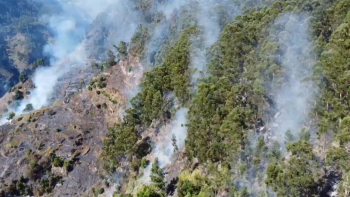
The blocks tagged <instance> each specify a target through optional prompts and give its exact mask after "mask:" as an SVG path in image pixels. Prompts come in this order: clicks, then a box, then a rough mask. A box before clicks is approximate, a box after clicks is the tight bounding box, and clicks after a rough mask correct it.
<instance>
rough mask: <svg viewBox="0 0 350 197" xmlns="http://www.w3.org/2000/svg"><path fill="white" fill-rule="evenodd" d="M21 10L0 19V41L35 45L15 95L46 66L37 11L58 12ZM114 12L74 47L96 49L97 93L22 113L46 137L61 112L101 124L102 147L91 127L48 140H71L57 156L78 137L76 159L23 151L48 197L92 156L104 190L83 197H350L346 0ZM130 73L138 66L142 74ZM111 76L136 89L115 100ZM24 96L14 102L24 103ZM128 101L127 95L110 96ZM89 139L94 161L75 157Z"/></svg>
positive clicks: (168, 0)
mask: <svg viewBox="0 0 350 197" xmlns="http://www.w3.org/2000/svg"><path fill="white" fill-rule="evenodd" d="M11 2H12V1H11ZM21 2H22V1H21ZM89 2H90V3H91V2H94V1H93V0H91V1H89ZM116 2H117V1H116ZM12 3H13V4H11V3H10V1H3V2H2V1H1V0H0V11H1V10H3V11H4V12H9V10H13V9H12V7H18V8H19V9H22V10H25V11H23V12H19V13H17V11H18V10H13V11H11V15H12V16H13V17H12V18H8V15H10V14H3V15H1V16H0V21H2V22H1V27H2V28H1V30H0V36H2V37H5V35H6V36H8V35H12V36H14V35H16V33H18V32H21V34H25V35H26V37H27V40H29V41H30V43H31V42H33V44H28V43H27V44H28V46H30V47H29V49H30V51H31V52H30V53H27V55H28V56H27V57H25V58H26V60H27V64H28V65H29V68H25V69H22V70H20V69H19V70H20V71H25V70H26V71H27V72H28V75H26V72H23V73H22V74H20V71H18V70H16V68H12V67H11V69H14V70H15V71H14V73H16V74H14V75H15V76H16V78H18V79H16V80H13V82H12V83H17V82H19V83H20V84H25V82H26V81H27V79H28V78H30V75H31V74H32V70H35V69H36V68H37V67H40V66H42V65H45V64H46V63H47V57H45V56H43V57H41V55H42V54H41V55H39V52H38V51H42V50H43V49H42V45H44V44H43V43H45V42H46V41H45V39H47V38H48V37H49V35H50V32H47V31H48V30H47V29H46V28H45V25H44V24H42V23H40V22H39V21H40V20H38V17H39V14H38V13H42V12H45V13H50V12H52V10H51V8H52V7H50V6H49V7H45V6H43V7H41V6H38V7H37V6H35V4H30V5H29V4H25V3H24V4H22V3H23V2H22V3H20V2H18V5H17V4H16V3H15V2H12ZM105 3H106V2H105ZM15 4H16V5H15ZM38 5H39V4H38ZM106 5H107V3H106ZM119 5H120V6H126V7H127V8H128V10H127V14H126V15H125V16H124V15H123V17H124V18H123V17H121V18H123V19H122V20H120V18H113V17H112V19H111V18H108V17H106V16H108V14H110V13H112V11H111V12H110V13H109V11H110V10H109V6H106V7H108V9H107V8H106V9H105V10H104V11H103V13H98V14H97V15H96V18H95V19H94V20H92V22H91V24H89V25H90V26H89V27H87V28H86V29H84V28H85V26H84V28H83V29H84V31H85V30H86V31H87V33H86V32H84V33H83V34H84V35H79V36H76V35H73V36H76V37H78V38H79V39H82V40H83V41H84V44H86V43H88V44H87V46H85V45H84V47H86V48H87V49H86V50H88V51H90V53H92V54H89V55H90V56H89V57H88V58H90V59H89V60H88V61H87V62H85V60H84V61H83V64H84V65H85V66H86V65H88V66H89V67H79V69H81V70H79V72H95V73H93V75H94V77H91V80H90V83H88V84H86V87H85V86H84V85H85V83H82V82H81V83H80V84H81V90H80V89H79V90H78V91H77V92H75V93H72V95H70V97H69V99H72V102H71V103H70V102H69V101H65V102H64V104H59V102H58V101H57V102H55V104H53V105H52V106H45V105H42V106H41V107H42V108H44V107H45V108H44V109H39V110H38V111H35V110H34V109H33V106H35V105H32V103H30V104H28V103H27V105H26V108H25V110H24V111H23V112H21V113H23V114H24V116H23V117H25V116H26V115H28V116H29V118H27V119H28V122H29V123H28V125H29V124H30V123H32V124H33V126H32V127H33V130H34V131H35V132H38V131H41V130H45V126H46V125H45V124H40V120H39V119H40V116H44V115H45V117H48V119H49V121H48V122H50V121H52V122H54V121H53V120H54V119H55V118H56V119H59V118H57V117H55V114H56V112H57V113H58V114H59V113H62V114H65V113H68V112H69V113H73V114H74V113H76V114H78V115H77V116H76V117H78V118H77V120H76V121H77V122H79V123H85V122H84V121H87V122H89V121H95V122H94V126H95V127H96V128H97V130H98V132H96V134H95V133H93V134H94V135H96V136H90V137H86V136H89V135H90V134H91V132H92V131H94V129H96V128H85V127H84V125H83V126H81V127H82V128H81V130H79V129H80V128H79V126H76V125H74V124H75V123H76V122H74V123H70V124H69V126H67V128H63V126H61V122H60V121H61V120H60V121H59V123H58V124H54V125H55V126H56V127H55V128H50V129H51V130H54V131H55V132H54V136H65V135H67V137H66V138H65V139H63V140H62V139H61V138H59V139H60V143H59V145H58V146H59V148H60V147H64V145H63V144H64V143H66V142H65V140H67V141H69V140H72V139H73V138H74V137H71V136H70V137H68V134H63V133H64V132H67V131H68V130H69V129H68V128H72V130H74V132H76V131H77V130H79V131H78V133H79V134H78V135H77V136H78V137H77V138H79V139H77V140H76V141H74V143H73V142H72V144H73V145H72V146H73V147H74V149H72V150H71V153H69V154H67V155H69V157H67V156H66V155H64V154H61V155H56V153H55V152H54V151H53V152H51V153H50V154H49V157H47V158H46V160H45V161H46V162H45V163H44V164H45V165H44V164H42V165H41V166H40V165H37V164H36V163H35V161H34V160H35V159H36V158H43V159H42V160H44V159H45V157H44V156H42V155H44V154H45V153H43V154H42V155H40V154H37V153H35V151H34V152H32V151H31V150H30V149H29V150H27V151H26V160H28V161H30V163H29V164H28V165H29V167H30V169H31V170H32V172H35V173H37V174H38V177H40V178H37V179H35V177H34V180H33V182H34V183H35V184H36V183H39V185H40V191H39V193H40V194H43V195H44V194H50V193H51V192H52V191H54V190H59V187H58V186H57V185H60V186H62V185H64V183H62V182H64V181H63V179H64V176H62V177H59V176H53V175H52V173H49V172H47V173H46V172H42V171H44V170H46V171H50V170H51V171H52V169H57V168H62V169H63V170H65V172H67V175H71V174H69V173H72V172H73V169H76V166H77V165H80V164H81V163H83V162H80V159H81V158H84V159H86V158H88V159H90V158H92V157H94V156H96V155H97V156H96V157H98V159H97V160H96V162H95V163H96V166H97V167H96V172H95V171H94V174H96V177H97V176H98V178H96V180H98V181H96V182H98V183H96V184H95V183H94V186H93V187H92V188H90V190H91V191H90V190H89V191H88V192H87V193H88V194H87V196H104V195H105V196H113V197H131V196H137V197H165V196H178V197H217V196H219V197H228V196H233V197H255V196H261V197H270V196H271V197H272V196H278V197H280V196H281V197H284V196H293V197H314V196H322V197H323V196H325V197H327V196H329V197H333V196H344V197H347V196H350V181H349V178H350V177H349V176H350V167H349V163H350V102H349V99H350V96H349V91H350V89H349V84H350V64H349V59H350V0H248V1H244V0H208V1H200V0H198V1H197V0H190V1H185V0H179V1H175V0H174V1H172V0H130V1H128V2H127V3H125V2H124V4H123V3H120V2H119V1H118V3H116V4H113V6H119ZM129 6H130V7H129ZM122 8H123V9H122V11H125V10H126V9H125V10H124V7H122ZM89 11H91V10H89ZM119 11H120V12H122V11H121V10H119ZM13 12H14V13H13ZM128 14H129V15H128ZM111 15H112V14H111ZM112 16H113V15H112ZM105 17H106V18H105ZM14 18H15V19H14ZM109 20H111V21H114V20H116V21H118V22H120V21H122V22H121V23H120V24H119V23H118V25H120V26H122V25H125V26H127V28H126V27H125V29H122V28H123V27H124V26H123V27H120V29H121V30H120V29H116V28H119V26H118V25H115V26H109V22H110V21H109ZM119 20H120V21H119ZM134 20H135V21H137V22H134ZM33 21H35V22H33ZM84 22H86V21H84ZM77 24H78V22H77ZM84 25H85V23H84ZM77 26H79V25H77ZM108 26H109V27H108ZM75 28H76V27H75ZM99 28H100V29H99ZM113 28H114V29H113ZM128 28H129V29H128ZM73 29H74V28H73ZM130 29H132V30H133V31H131V30H130ZM129 30H130V31H129ZM15 32H16V33H15ZM32 32H36V33H37V34H36V33H34V34H33V33H32ZM115 32H116V33H115ZM120 32H122V34H123V33H124V32H127V33H129V32H133V34H132V35H122V36H121V34H120ZM69 33H71V32H69V31H68V33H67V34H69ZM74 33H75V32H74ZM113 33H115V34H113ZM118 36H119V37H118ZM128 36H129V37H130V39H128ZM67 37H68V36H67ZM120 37H123V39H121V38H120ZM0 40H1V42H3V40H5V39H0ZM67 40H69V39H67ZM72 40H73V41H76V40H75V37H74V39H72ZM112 40H113V41H115V42H112ZM116 40H117V41H116ZM29 41H28V42H29ZM69 41H70V40H69ZM90 42H91V43H93V44H91V43H90ZM77 43H79V42H77ZM69 44H71V43H69ZM69 44H68V45H69ZM89 44H91V45H89ZM78 46H79V47H80V46H81V45H78ZM6 47H8V46H7V43H0V52H1V53H5V52H6ZM79 47H77V48H78V49H80V48H79ZM68 48H69V47H68ZM73 51H74V50H73ZM101 51H103V52H102V53H103V54H100V52H101ZM74 52H76V51H74ZM53 54H54V53H53ZM68 54H70V53H68ZM72 54H73V55H77V56H79V55H80V53H72ZM4 57H5V59H3V61H1V65H0V66H3V65H9V64H10V63H13V62H11V60H10V59H9V57H8V56H7V54H4ZM84 57H85V56H84ZM6 58H7V59H6ZM79 58H80V56H79ZM79 58H77V59H79ZM88 58H87V59H88ZM82 59H83V58H82ZM64 60H65V59H64ZM79 60H81V59H79ZM135 62H136V63H135ZM128 64H130V65H133V64H137V65H138V66H140V67H142V69H141V70H142V72H141V71H140V70H137V69H135V68H134V67H135V66H134V67H132V66H130V65H128ZM54 66H56V65H54ZM54 66H52V67H54ZM48 67H49V66H48ZM1 69H3V68H2V67H1ZM1 69H0V71H1ZM27 69H29V70H27ZM62 69H63V68H62ZM69 69H71V70H74V69H75V67H74V66H73V65H72V66H71V67H68V69H67V70H69ZM133 69H135V70H133ZM5 70H8V69H7V68H5ZM77 70H78V69H77ZM91 70H92V71H91ZM79 72H76V73H75V74H76V75H79V74H81V73H79ZM115 72H119V73H117V74H118V75H117V76H118V77H119V76H122V77H125V78H123V79H122V80H120V81H118V83H120V84H122V83H126V82H125V81H128V77H130V76H133V77H134V76H135V75H138V74H140V75H142V77H140V78H141V79H140V83H139V84H138V85H137V87H136V88H135V89H132V88H130V87H129V89H128V88H124V89H118V90H116V89H113V88H114V87H116V86H117V85H120V84H111V81H112V82H113V83H116V82H115V81H113V79H111V78H112V77H114V76H116V75H115ZM123 72H124V75H123ZM138 72H140V73H138ZM53 73H55V72H53ZM67 73H68V72H67ZM121 73H122V74H121ZM125 73H126V74H125ZM135 73H136V74H135ZM65 74H66V73H64V72H62V73H60V75H59V77H57V78H63V77H65V76H64V75H65ZM119 74H120V75H119ZM1 76H2V75H1V73H0V79H2V78H1ZM130 78H131V77H130ZM72 80H73V79H72ZM56 81H58V79H57V80H56ZM56 81H55V83H56ZM131 81H137V80H136V79H134V78H132V79H131ZM45 82H46V81H45ZM83 82H84V81H83ZM69 83H70V82H69ZM35 85H37V84H35ZM35 85H33V89H34V90H35V88H36V87H35ZM56 85H57V84H56ZM68 86H69V85H68ZM125 86H127V85H125ZM19 87H21V88H22V86H19ZM19 87H16V88H18V89H14V90H16V91H14V94H13V95H14V96H13V98H14V99H15V100H25V98H23V97H24V96H23V93H22V92H21V91H20V89H21V88H19ZM111 87H113V88H111ZM118 87H119V88H120V87H122V85H120V86H118ZM127 87H128V86H127ZM66 89H68V88H66ZM111 92H112V93H111ZM125 92H127V93H125ZM0 93H1V91H0ZM21 93H22V94H21ZM129 93H130V94H129ZM119 94H121V95H122V94H125V95H122V96H119V97H114V95H119ZM130 95H132V96H130ZM27 96H28V95H25V97H27ZM44 96H46V97H50V96H51V95H44ZM28 97H30V95H29V96H28ZM89 97H91V98H89ZM102 97H103V98H104V97H106V98H108V101H106V100H103V99H101V98H102ZM69 99H67V100H69ZM79 99H80V100H79ZM89 99H90V100H89ZM118 99H119V100H118ZM123 99H124V100H123ZM89 102H91V103H89ZM107 103H108V104H107ZM33 104H35V103H33ZM122 105H124V106H122ZM81 106H83V107H81ZM46 107H47V108H46ZM80 107H81V108H80ZM53 109H55V110H57V111H54V110H53ZM58 109H60V110H61V111H59V110H58ZM40 110H43V111H40ZM45 110H47V111H45ZM62 111H64V113H63V112H62ZM110 111H112V114H113V117H112V118H111V117H110V116H109V115H110V113H109V112H110ZM32 112H33V113H32ZM21 115H22V114H21ZM23 117H22V116H21V117H19V118H18V117H17V114H15V113H14V112H11V114H10V117H9V118H8V122H9V124H8V125H10V126H13V129H12V130H11V133H10V134H11V135H10V137H9V139H12V138H13V136H14V135H13V133H12V132H15V131H16V132H18V131H22V130H21V129H27V128H26V125H25V124H24V123H23V121H24V120H23V121H22V119H23ZM71 117H73V115H72V116H71ZM74 117H75V116H74ZM106 117H107V118H106ZM64 118H66V117H64ZM108 118H111V119H113V121H115V122H113V123H115V124H109V123H110V122H108V121H107V119H108ZM33 119H34V120H33ZM67 119H70V118H67ZM72 119H73V118H72ZM37 120H39V121H38V122H35V121H37ZM11 121H12V122H11ZM21 121H22V122H21ZM16 124H19V125H16ZM47 124H48V123H47ZM8 125H5V126H8ZM43 125H44V126H43ZM86 125H87V124H86ZM97 125H98V126H97ZM101 125H102V126H101ZM0 128H2V127H0ZM3 128H5V127H3ZM42 128H43V129H42ZM30 129H32V128H30ZM66 130H67V131H66ZM34 131H33V133H34ZM94 132H95V131H94ZM48 133H49V132H47V135H49V134H48ZM50 135H51V134H50ZM0 137H1V136H0ZM94 137H96V138H98V140H100V141H98V140H97V141H93V145H91V144H92V143H90V142H89V143H90V144H89V145H90V146H91V149H90V148H86V147H87V146H85V144H84V145H83V146H84V147H83V149H82V151H80V152H79V151H77V150H76V149H77V147H79V146H81V145H82V144H83V142H84V143H85V142H86V141H87V139H90V138H91V139H93V138H94ZM0 139H1V138H0ZM84 140H86V141H84ZM99 142H100V143H99ZM0 143H1V141H0ZM41 145H42V143H41V142H40V145H39V148H38V149H41V148H42V147H41ZM8 146H11V144H10V145H8ZM43 146H45V145H43ZM94 146H98V147H97V148H96V147H94ZM0 148H1V147H0ZM59 148H57V152H59V151H58V150H59ZM94 148H95V149H94ZM51 149H52V148H51V147H49V148H48V149H47V150H48V152H50V150H51ZM66 151H68V149H67V150H66ZM89 151H90V152H89ZM48 152H47V153H48ZM82 153H85V154H86V155H87V156H86V155H83V154H82ZM89 154H91V155H92V154H93V156H91V155H89ZM62 155H63V156H62ZM83 156H85V157H86V158H85V157H83ZM84 159H82V161H86V160H87V159H86V160H84ZM90 161H91V160H90ZM92 161H94V160H92ZM95 163H94V164H95ZM90 164H91V163H90ZM99 164H102V165H99ZM79 167H80V166H79ZM98 167H100V168H98ZM89 169H90V166H89ZM35 173H34V174H35ZM39 175H41V176H39ZM27 183H31V182H30V181H27V179H26V178H24V177H23V176H21V177H20V178H19V179H17V180H16V181H12V183H11V185H10V186H9V188H10V189H9V192H8V191H7V190H6V192H5V190H4V192H2V191H3V190H2V189H1V188H0V196H1V197H2V196H16V195H24V194H32V193H33V192H32V190H33V188H32V189H31V187H33V185H32V186H28V185H27ZM0 186H1V185H0ZM84 192H85V191H84Z"/></svg>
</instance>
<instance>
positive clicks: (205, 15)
mask: <svg viewBox="0 0 350 197" xmlns="http://www.w3.org/2000/svg"><path fill="white" fill-rule="evenodd" d="M198 4H199V11H198V12H197V14H196V19H197V21H198V25H199V27H200V28H201V30H202V36H201V37H197V36H196V37H193V38H192V40H193V43H199V44H193V45H192V53H191V63H192V66H193V67H194V73H193V75H192V84H193V85H194V90H196V89H197V86H198V80H199V79H200V78H203V77H205V76H206V75H207V72H206V69H207V68H206V65H207V56H206V54H207V51H208V49H209V48H210V47H212V46H213V44H215V43H216V42H217V41H218V39H219V37H220V33H221V30H222V26H223V25H224V23H225V22H228V21H231V20H233V18H234V17H235V16H237V15H239V14H240V12H241V11H240V10H241V8H240V7H239V6H237V5H235V4H233V3H232V2H230V1H227V0H207V1H198Z"/></svg>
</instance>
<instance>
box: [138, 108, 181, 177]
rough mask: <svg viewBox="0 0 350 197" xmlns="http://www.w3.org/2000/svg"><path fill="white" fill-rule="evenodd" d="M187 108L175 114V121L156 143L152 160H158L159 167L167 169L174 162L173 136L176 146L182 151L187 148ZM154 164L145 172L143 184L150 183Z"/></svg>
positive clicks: (162, 132)
mask: <svg viewBox="0 0 350 197" xmlns="http://www.w3.org/2000/svg"><path fill="white" fill-rule="evenodd" d="M187 113H188V109H187V108H181V109H179V110H178V111H177V112H176V114H175V119H174V120H173V121H172V122H171V123H170V125H165V126H164V127H163V128H162V129H161V133H160V134H158V135H159V139H158V141H157V143H156V146H155V148H154V149H153V150H152V153H151V154H150V155H152V158H153V159H154V158H158V162H159V166H160V167H161V168H164V167H166V166H167V165H169V164H170V163H171V161H172V156H173V153H174V150H175V149H174V146H173V145H172V136H173V135H174V136H175V137H176V145H177V147H178V149H179V150H180V151H181V150H182V149H183V148H184V147H185V140H186V138H187V127H186V124H187ZM152 162H153V161H151V163H150V164H149V165H148V166H147V168H146V169H145V170H144V174H143V177H142V178H141V179H140V181H141V182H142V183H145V184H147V183H149V182H150V180H151V179H150V174H151V172H150V170H151V167H152Z"/></svg>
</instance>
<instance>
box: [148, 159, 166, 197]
mask: <svg viewBox="0 0 350 197" xmlns="http://www.w3.org/2000/svg"><path fill="white" fill-rule="evenodd" d="M164 178H165V175H164V172H163V169H161V168H160V167H159V164H158V158H155V160H154V162H153V164H152V168H151V182H152V185H153V186H154V187H156V188H157V189H158V191H157V192H158V193H159V194H163V195H162V196H165V189H166V188H165V181H164Z"/></svg>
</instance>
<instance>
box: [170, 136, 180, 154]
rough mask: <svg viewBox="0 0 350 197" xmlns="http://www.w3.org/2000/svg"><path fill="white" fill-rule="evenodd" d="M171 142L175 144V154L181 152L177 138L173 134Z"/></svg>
mask: <svg viewBox="0 0 350 197" xmlns="http://www.w3.org/2000/svg"><path fill="white" fill-rule="evenodd" d="M171 141H172V142H173V147H174V152H177V151H179V147H177V144H176V136H175V134H173V136H172V137H171Z"/></svg>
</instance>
